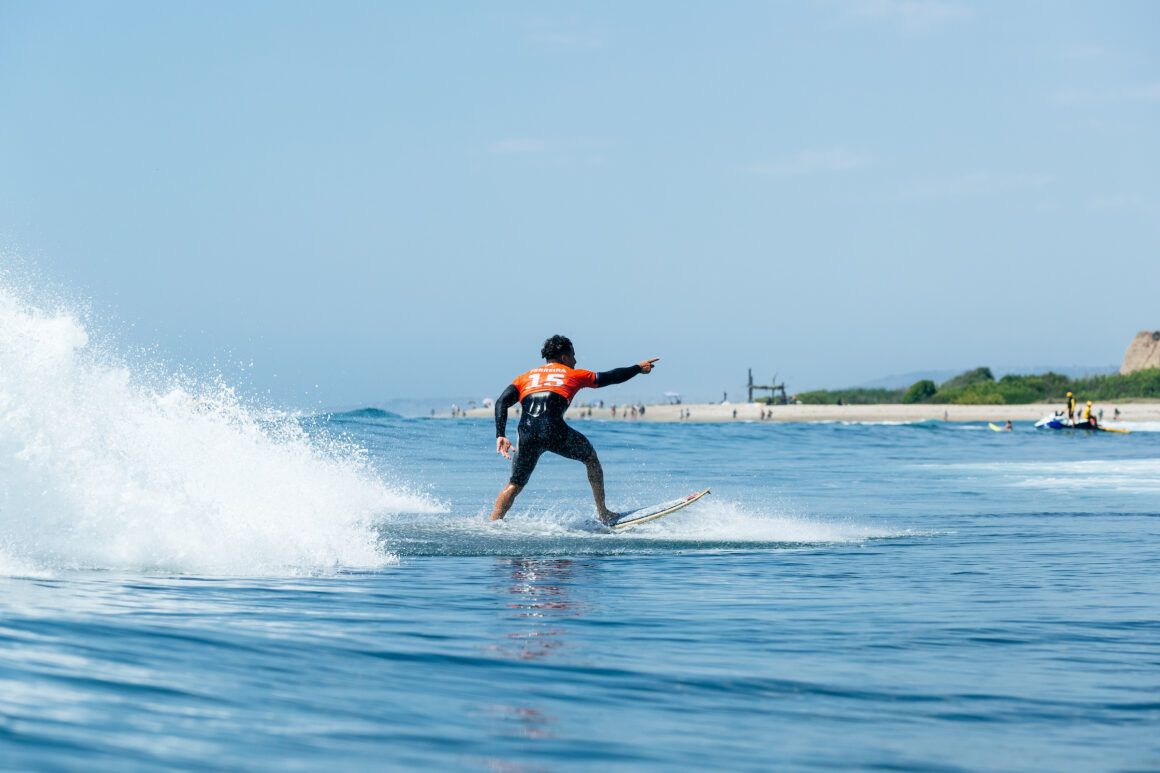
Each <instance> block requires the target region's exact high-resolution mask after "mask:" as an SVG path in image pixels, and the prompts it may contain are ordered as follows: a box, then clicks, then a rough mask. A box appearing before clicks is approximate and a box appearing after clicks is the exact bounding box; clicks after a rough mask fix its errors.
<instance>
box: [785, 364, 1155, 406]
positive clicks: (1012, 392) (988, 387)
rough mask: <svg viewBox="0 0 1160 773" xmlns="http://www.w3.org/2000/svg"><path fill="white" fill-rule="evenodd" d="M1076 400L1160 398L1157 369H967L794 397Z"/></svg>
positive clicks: (822, 400) (832, 400)
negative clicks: (906, 382) (1070, 395)
mask: <svg viewBox="0 0 1160 773" xmlns="http://www.w3.org/2000/svg"><path fill="white" fill-rule="evenodd" d="M1069 390H1070V391H1072V392H1074V393H1075V394H1076V396H1077V397H1078V398H1079V399H1080V400H1084V399H1087V400H1122V399H1131V398H1148V399H1155V398H1160V368H1149V369H1144V370H1138V371H1134V372H1132V373H1130V374H1128V375H1120V374H1119V373H1114V372H1113V373H1099V374H1095V375H1083V376H1079V377H1072V376H1068V375H1065V374H1063V373H1058V372H1051V371H1047V372H1041V373H1035V374H1031V375H1020V374H1015V373H1008V374H1006V375H1004V376H1000V377H998V378H996V377H995V373H994V372H993V371H992V370H991V369H990V368H986V367H979V368H974V369H972V370H968V371H965V372H963V373H960V374H958V375H956V376H953V377H951V378H949V379H946V380H944V381H943V382H942V383H936V382H935V381H934V380H933V379H919V380H918V381H915V382H914V383H913V384H911V385H910V386H909V387H898V388H896V389H884V388H881V387H872V388H864V387H863V388H857V387H852V388H849V389H819V390H816V391H813V392H799V393H798V395H797V399H798V400H799V401H801V402H803V403H806V404H814V405H834V404H837V405H865V404H881V403H942V404H945V403H954V404H956V405H1015V404H1019V403H1033V402H1038V401H1042V400H1060V399H1062V398H1063V396H1064V394H1065V393H1066V392H1067V391H1069Z"/></svg>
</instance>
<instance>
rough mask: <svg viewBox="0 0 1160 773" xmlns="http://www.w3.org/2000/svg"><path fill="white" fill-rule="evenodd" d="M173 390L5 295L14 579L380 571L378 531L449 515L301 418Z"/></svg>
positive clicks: (8, 522)
mask: <svg viewBox="0 0 1160 773" xmlns="http://www.w3.org/2000/svg"><path fill="white" fill-rule="evenodd" d="M162 381H163V382H167V383H165V385H164V386H158V383H161V382H158V380H157V379H153V378H149V377H146V376H145V375H144V374H143V373H141V372H140V371H139V370H138V369H134V368H130V367H129V366H127V365H126V364H124V363H123V362H122V361H120V360H119V359H118V358H117V357H116V356H114V355H112V354H110V353H109V352H107V351H103V350H102V349H101V347H97V346H94V345H92V344H91V343H90V341H89V335H88V332H87V331H86V328H85V326H84V325H83V324H82V322H81V321H80V320H79V319H78V318H77V317H76V316H75V315H74V314H72V313H69V312H67V311H46V310H44V309H41V308H37V307H36V306H34V305H32V304H30V303H27V302H26V301H24V300H22V299H21V298H19V297H17V296H16V295H15V294H14V293H12V292H10V291H9V290H8V289H7V288H6V287H3V286H0V573H18V574H24V573H29V572H32V571H44V570H58V569H71V568H97V569H134V570H140V569H146V570H152V569H156V570H163V571H178V572H197V573H218V574H221V573H225V574H285V573H308V572H316V571H327V570H331V569H335V568H340V567H374V566H380V565H382V564H383V563H384V562H389V561H391V560H393V558H392V556H391V555H390V554H389V553H387V552H385V551H384V550H383V548H382V547H381V546H380V545H379V544H378V538H377V536H376V532H375V529H374V524H373V521H374V520H375V519H376V518H378V517H380V516H381V515H383V514H384V513H390V512H402V511H432V510H437V509H439V506H438V505H437V504H436V503H433V502H431V501H430V500H428V499H427V498H425V497H422V496H419V495H415V494H412V493H409V492H407V491H404V490H402V489H400V488H398V487H392V486H388V485H387V484H385V483H384V482H383V481H382V480H381V479H380V478H379V477H378V476H377V475H375V474H374V472H373V471H372V470H371V468H370V466H369V464H368V461H367V459H366V457H365V454H363V453H362V452H360V451H359V450H358V449H356V448H353V447H351V446H349V445H347V444H344V443H342V442H339V441H337V440H333V439H330V440H327V439H319V438H317V437H311V436H308V435H307V434H306V433H305V432H304V431H303V430H302V429H301V427H300V426H299V425H298V423H297V422H296V421H294V420H293V417H292V416H289V415H287V414H281V413H277V412H274V411H259V410H256V409H254V408H252V407H247V406H246V405H244V404H243V402H242V401H241V400H239V399H238V398H237V396H236V395H235V394H234V393H233V391H232V390H231V389H229V388H228V387H226V386H224V385H222V384H220V383H216V384H209V385H200V386H199V385H190V384H188V383H186V384H184V385H182V384H180V383H179V382H178V380H177V379H173V378H170V379H164V380H162Z"/></svg>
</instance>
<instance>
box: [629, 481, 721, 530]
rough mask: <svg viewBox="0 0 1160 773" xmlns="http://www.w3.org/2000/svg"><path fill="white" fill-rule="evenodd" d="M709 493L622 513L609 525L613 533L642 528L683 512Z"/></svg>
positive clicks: (697, 492) (694, 494)
mask: <svg viewBox="0 0 1160 773" xmlns="http://www.w3.org/2000/svg"><path fill="white" fill-rule="evenodd" d="M708 493H709V489H705V490H704V491H696V492H694V493H692V494H689V495H688V496H687V497H681V498H680V499H671V500H669V501H668V502H661V503H660V504H659V505H649V506H648V507H642V508H640V509H639V510H633V511H631V512H628V513H621V514H620V517H619V518H617V519H616V520H615V521H613V522H612V523H611V524H609V525H610V526H611V527H612V530H613V531H624V530H625V529H631V528H632V527H633V526H640V525H641V524H642V523H648V522H649V521H655V520H656V519H657V518H663V517H664V516H666V515H671V514H672V513H675V512H677V511H678V510H683V509H684V508H686V507H688V506H689V505H691V504H693V503H694V502H696V501H697V500H698V499H700V498H701V497H703V496H705V495H706V494H708Z"/></svg>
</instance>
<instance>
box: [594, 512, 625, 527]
mask: <svg viewBox="0 0 1160 773" xmlns="http://www.w3.org/2000/svg"><path fill="white" fill-rule="evenodd" d="M596 517H597V518H599V519H600V522H601V523H602V524H604V525H605V526H611V525H612V524H614V523H616V519H617V518H619V517H620V513H614V512H612V511H611V510H605V511H604V512H603V513H599V514H598V515H597V516H596Z"/></svg>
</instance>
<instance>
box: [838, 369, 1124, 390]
mask: <svg viewBox="0 0 1160 773" xmlns="http://www.w3.org/2000/svg"><path fill="white" fill-rule="evenodd" d="M964 370H965V369H958V370H916V371H912V372H910V373H898V374H895V375H893V376H883V377H882V378H876V379H874V380H873V381H866V382H864V383H861V384H855V385H854V386H853V387H850V388H851V389H905V388H906V387H908V386H910V385H911V384H913V383H914V382H916V381H922V380H923V379H927V380H930V381H933V382H934V383H936V384H941V383H943V382H944V381H949V380H950V379H952V378H954V377H955V376H957V375H959V374H960V373H962V372H963V371H964ZM1117 370H1118V366H1116V365H1007V366H1000V367H997V368H991V371H992V372H993V373H994V374H995V378H1002V377H1003V376H1006V375H1009V374H1021V373H1059V374H1061V375H1064V376H1067V377H1069V378H1087V377H1089V376H1102V375H1104V374H1107V373H1115V372H1116V371H1117Z"/></svg>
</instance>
